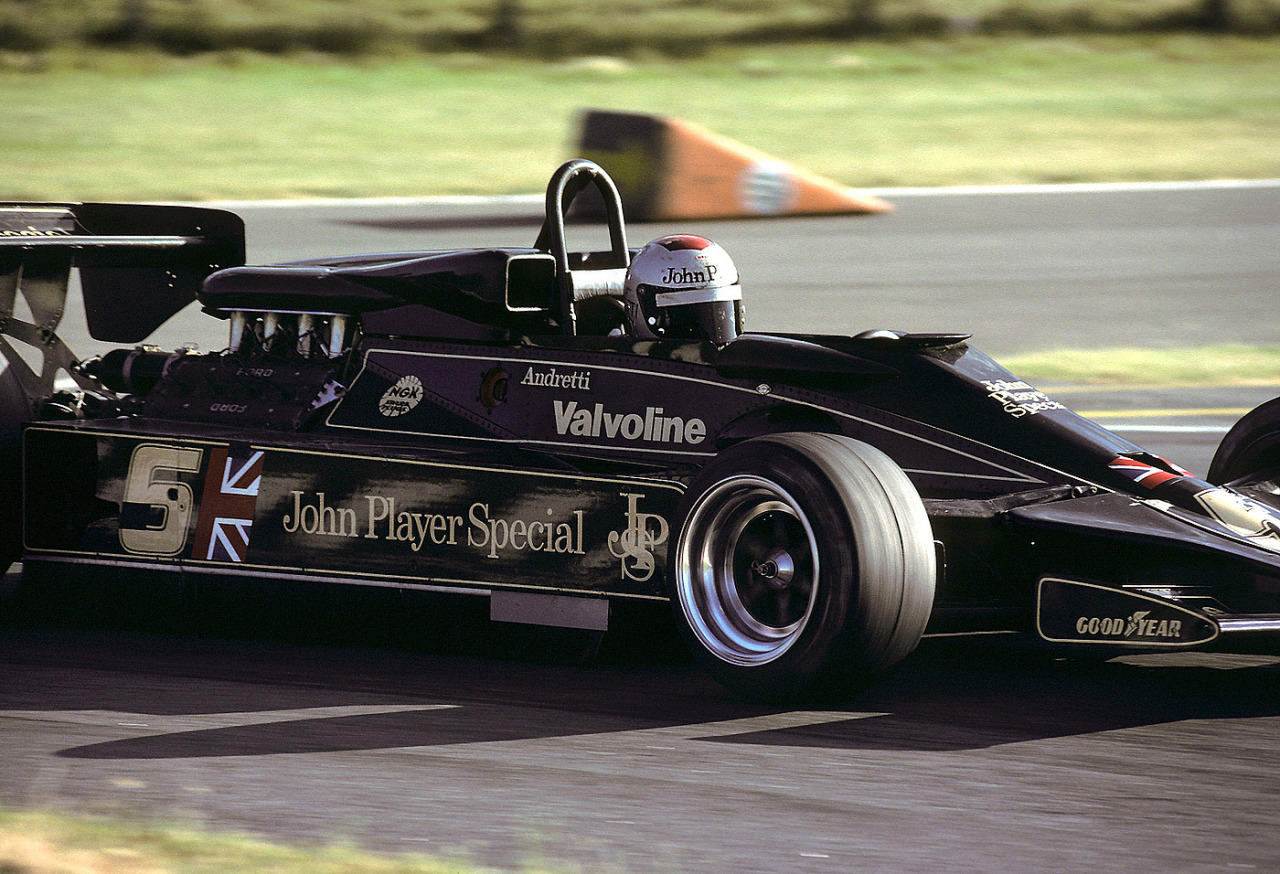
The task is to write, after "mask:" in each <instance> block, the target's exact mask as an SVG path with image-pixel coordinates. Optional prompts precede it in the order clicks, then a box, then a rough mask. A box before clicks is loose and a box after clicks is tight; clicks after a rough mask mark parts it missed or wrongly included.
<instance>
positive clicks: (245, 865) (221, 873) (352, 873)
mask: <svg viewBox="0 0 1280 874" xmlns="http://www.w3.org/2000/svg"><path fill="white" fill-rule="evenodd" d="M480 870H481V869H480V868H478V867H475V866H473V865H470V864H468V863H461V862H451V861H445V860H439V859H432V858H428V857H425V856H417V855H415V856H390V855H377V854H372V853H367V852H364V851H361V850H357V849H354V848H350V847H343V846H337V845H328V846H318V847H303V846H291V845H286V844H279V843H273V842H268V841H266V840H263V839H260V838H255V837H248V836H244V835H225V834H211V833H207V832H202V831H199V830H197V829H194V828H190V827H186V826H178V825H167V824H155V823H150V824H139V823H130V822H122V821H117V820H110V819H99V818H89V817H73V816H67V815H61V814H53V813H0V872H3V874H159V872H171V874H214V872H218V874H258V872H262V871H271V872H274V874H470V872H478V871H480ZM526 870H529V871H534V870H536V869H532V868H530V869H526Z"/></svg>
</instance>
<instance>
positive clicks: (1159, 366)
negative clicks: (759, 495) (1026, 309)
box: [1000, 344, 1280, 386]
mask: <svg viewBox="0 0 1280 874" xmlns="http://www.w3.org/2000/svg"><path fill="white" fill-rule="evenodd" d="M1000 363H1001V364H1002V365H1003V366H1004V367H1006V368H1008V369H1009V370H1011V371H1012V372H1013V373H1015V374H1017V375H1018V376H1020V377H1022V378H1023V379H1026V380H1029V381H1032V382H1039V383H1076V384H1088V385H1150V384H1161V385H1188V386H1194V385H1273V384H1274V385H1280V346H1244V345H1236V344H1223V345H1217V346H1201V347H1196V348H1185V349H1105V350H1102V349H1092V350H1078V349H1067V350H1057V351H1052V352H1036V353H1032V354H1026V355H1010V356H1007V357H1003V358H1001V359H1000Z"/></svg>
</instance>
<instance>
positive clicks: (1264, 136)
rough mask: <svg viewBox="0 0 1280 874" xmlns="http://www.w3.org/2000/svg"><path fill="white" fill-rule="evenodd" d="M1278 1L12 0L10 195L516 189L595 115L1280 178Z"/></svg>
mask: <svg viewBox="0 0 1280 874" xmlns="http://www.w3.org/2000/svg"><path fill="white" fill-rule="evenodd" d="M1277 33H1280V0H794V2H793V0H786V2H783V0H707V2H699V3H688V2H677V0H656V2H647V0H646V2H639V0H463V2H444V0H364V2H360V3H352V2H345V0H0V116H2V117H3V118H4V119H5V123H4V124H3V125H0V197H3V198H9V199H50V198H54V199H56V198H64V199H68V198H70V199H127V198H137V197H146V198H155V199H169V200H174V199H177V200H207V199H219V198H222V199H226V198H282V197H283V198H292V197H352V196H367V195H384V196H385V195H405V196H413V195H430V194H500V193H532V192H536V191H539V190H540V189H541V187H542V185H543V184H544V183H545V179H546V176H547V175H548V173H549V171H550V169H551V168H552V167H554V166H555V164H556V163H558V162H559V161H560V160H562V159H563V158H564V157H567V156H568V155H569V153H570V152H571V151H572V150H573V146H574V143H575V142H576V138H577V132H578V126H579V118H580V113H581V112H582V111H583V110H586V109H589V108H606V109H614V110H625V111H631V112H647V113H657V114H662V115H668V116H674V117H679V118H685V119H688V120H690V121H693V122H696V123H698V124H702V125H705V126H707V127H708V128H710V129H712V130H715V131H717V132H718V133H721V134H724V135H726V136H729V137H732V138H734V139H737V140H740V141H742V142H744V143H747V144H748V145H750V146H753V147H755V148H757V149H760V150H763V151H765V152H767V153H771V154H775V155H778V156H779V157H781V158H783V159H784V160H786V161H788V162H790V163H792V164H794V165H797V166H801V167H804V168H806V169H809V170H812V171H814V172H817V173H820V174H822V175H825V176H828V177H830V178H832V179H834V180H836V181H838V182H839V183H841V184H844V185H849V186H858V187H884V186H903V185H907V186H915V185H952V184H992V183H996V184H1003V183H1019V182H1068V181H1095V180H1112V181H1117V180H1166V179H1203V178H1220V177H1232V178H1258V177H1275V176H1280V151H1278V150H1276V149H1275V148H1274V144H1275V143H1276V142H1277V141H1278V140H1280V111H1277V109H1278V108H1280V77H1277V76H1276V75H1275V70H1276V69H1278V68H1280V41H1277V40H1276V39H1275V36H1276V35H1277Z"/></svg>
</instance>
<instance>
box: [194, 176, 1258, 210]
mask: <svg viewBox="0 0 1280 874" xmlns="http://www.w3.org/2000/svg"><path fill="white" fill-rule="evenodd" d="M1241 188H1244V189H1249V188H1280V179H1208V180H1204V181H1192V182H1076V183H1066V184H1061V185H1049V184H1042V185H951V186H946V187H941V188H911V187H904V188H851V189H850V190H851V191H859V192H862V193H864V194H874V195H876V196H878V197H883V198H885V199H892V198H894V197H933V196H940V197H953V196H971V195H992V194H1105V193H1113V192H1127V191H1135V192H1140V191H1217V190H1230V189H1241ZM544 198H545V195H542V194H498V195H478V194H477V195H471V194H449V195H435V196H429V197H350V198H342V197H323V198H319V197H318V198H297V199H290V200H214V201H201V202H199V203H189V204H187V205H190V206H215V207H221V208H223V209H256V208H261V209H299V208H307V207H326V206H342V207H357V208H358V207H381V206H496V205H502V204H509V205H513V206H516V205H519V206H526V205H535V204H540V203H542V202H543V200H544ZM779 218H785V216H779Z"/></svg>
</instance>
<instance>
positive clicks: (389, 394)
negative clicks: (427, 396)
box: [378, 376, 423, 418]
mask: <svg viewBox="0 0 1280 874" xmlns="http://www.w3.org/2000/svg"><path fill="white" fill-rule="evenodd" d="M422 395H423V388H422V380H420V379H418V377H416V376H402V377H400V379H399V380H398V381H397V382H396V384H395V385H393V386H391V388H389V389H387V390H386V391H385V392H383V394H382V399H381V400H379V401H378V412H379V413H382V415H384V416H386V417H387V418H394V417H395V416H403V415H404V414H405V413H407V412H409V411H410V410H412V409H413V408H414V407H416V406H417V405H418V404H419V403H421V402H422Z"/></svg>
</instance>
